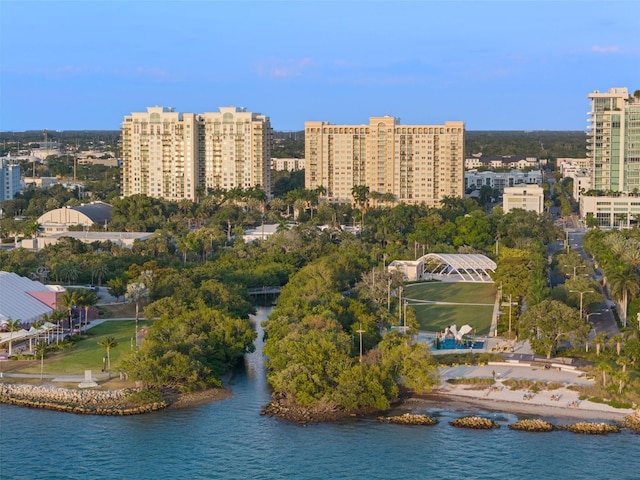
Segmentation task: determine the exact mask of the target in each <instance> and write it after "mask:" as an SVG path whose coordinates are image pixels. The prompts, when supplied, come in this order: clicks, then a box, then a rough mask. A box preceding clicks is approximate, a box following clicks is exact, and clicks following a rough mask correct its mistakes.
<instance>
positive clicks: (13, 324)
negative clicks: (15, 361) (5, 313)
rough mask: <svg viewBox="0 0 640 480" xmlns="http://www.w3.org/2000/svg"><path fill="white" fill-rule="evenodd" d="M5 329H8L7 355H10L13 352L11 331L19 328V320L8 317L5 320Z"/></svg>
mask: <svg viewBox="0 0 640 480" xmlns="http://www.w3.org/2000/svg"><path fill="white" fill-rule="evenodd" d="M7 330H9V356H11V355H12V353H13V350H12V347H13V332H17V331H18V330H20V320H13V319H12V318H9V319H8V320H7Z"/></svg>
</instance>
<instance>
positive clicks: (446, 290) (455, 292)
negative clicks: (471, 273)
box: [403, 282, 496, 303]
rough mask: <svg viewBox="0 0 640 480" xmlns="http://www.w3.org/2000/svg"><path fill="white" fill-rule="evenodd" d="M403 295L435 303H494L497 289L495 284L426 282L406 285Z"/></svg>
mask: <svg viewBox="0 0 640 480" xmlns="http://www.w3.org/2000/svg"><path fill="white" fill-rule="evenodd" d="M403 295H404V296H405V297H407V298H415V299H418V300H433V301H435V302H454V303H493V302H494V301H495V299H496V287H495V285H494V284H493V283H465V282H457V283H448V282H447V283H445V282H425V283H414V284H411V285H406V286H405V287H404V293H403Z"/></svg>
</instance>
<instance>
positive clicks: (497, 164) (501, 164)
mask: <svg viewBox="0 0 640 480" xmlns="http://www.w3.org/2000/svg"><path fill="white" fill-rule="evenodd" d="M546 163H547V161H546V159H543V160H540V159H539V158H538V157H534V156H532V155H482V154H481V153H476V154H472V155H468V156H467V157H465V159H464V168H465V169H466V170H471V169H474V168H487V169H493V168H495V169H504V168H512V169H519V170H524V169H525V168H540V166H541V165H546Z"/></svg>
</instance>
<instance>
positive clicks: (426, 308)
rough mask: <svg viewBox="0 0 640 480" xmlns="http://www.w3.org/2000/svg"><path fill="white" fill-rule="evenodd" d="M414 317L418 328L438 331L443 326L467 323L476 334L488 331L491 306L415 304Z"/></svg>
mask: <svg viewBox="0 0 640 480" xmlns="http://www.w3.org/2000/svg"><path fill="white" fill-rule="evenodd" d="M413 308H414V309H415V311H416V318H417V320H418V323H419V324H420V330H424V331H428V332H440V331H443V330H444V328H445V327H448V326H450V325H456V326H457V327H458V328H460V327H461V326H462V325H466V324H469V325H471V326H472V327H473V328H475V330H476V331H475V334H476V335H485V334H487V333H489V330H490V327H491V315H492V314H493V307H472V306H465V305H459V306H456V305H416V306H414V307H413Z"/></svg>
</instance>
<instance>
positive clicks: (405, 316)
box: [402, 300, 407, 335]
mask: <svg viewBox="0 0 640 480" xmlns="http://www.w3.org/2000/svg"><path fill="white" fill-rule="evenodd" d="M402 333H404V334H405V335H406V334H407V301H406V300H405V301H404V314H403V316H402Z"/></svg>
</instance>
